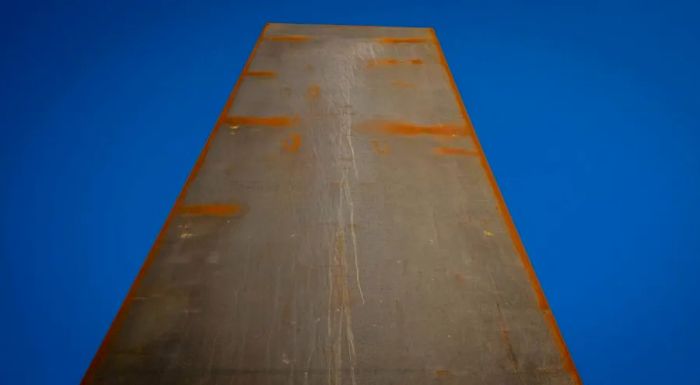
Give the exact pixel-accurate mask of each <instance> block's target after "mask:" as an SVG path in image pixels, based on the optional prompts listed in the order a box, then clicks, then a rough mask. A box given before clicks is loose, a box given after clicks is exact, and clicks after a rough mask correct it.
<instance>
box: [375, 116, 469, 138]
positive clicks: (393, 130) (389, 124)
mask: <svg viewBox="0 0 700 385" xmlns="http://www.w3.org/2000/svg"><path fill="white" fill-rule="evenodd" d="M364 126H365V127H368V128H370V129H373V130H377V131H381V132H384V133H386V134H393V135H403V136H417V135H432V136H452V137H455V136H467V134H468V131H467V129H466V128H465V127H463V126H462V125H456V124H434V125H419V124H414V123H409V122H401V121H390V120H389V121H371V122H368V123H367V124H365V125H364Z"/></svg>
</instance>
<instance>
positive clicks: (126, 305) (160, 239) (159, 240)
mask: <svg viewBox="0 0 700 385" xmlns="http://www.w3.org/2000/svg"><path fill="white" fill-rule="evenodd" d="M268 27H269V24H266V25H265V27H264V28H263V30H262V31H261V33H260V35H259V36H258V40H257V41H256V42H255V46H254V47H253V51H252V52H251V53H250V55H249V56H248V60H247V61H246V63H245V66H244V67H243V71H242V72H241V75H240V76H239V77H238V80H237V81H236V85H234V86H233V90H232V91H231V93H230V94H229V97H228V100H226V104H225V105H224V108H223V110H222V112H221V114H220V115H219V118H218V120H217V122H216V124H215V125H214V128H213V129H212V131H211V133H210V134H209V138H207V141H206V143H205V144H204V148H203V149H202V152H201V153H200V154H199V157H198V158H197V161H196V162H195V164H194V167H193V168H192V171H191V172H190V175H189V176H188V177H187V180H186V181H185V185H184V186H183V187H182V190H181V191H180V195H178V197H177V199H176V200H175V204H174V205H173V208H172V209H171V210H170V213H169V214H168V217H167V218H166V219H165V223H164V224H163V227H161V229H160V232H159V233H158V236H157V237H156V240H155V242H153V246H151V250H150V251H149V252H148V256H147V257H146V260H145V261H144V263H143V265H142V266H141V269H140V270H139V272H138V274H137V275H136V278H135V279H134V282H133V283H132V284H131V287H130V288H129V292H128V293H127V295H126V298H125V299H124V302H122V305H121V307H119V311H118V312H117V315H116V316H115V317H114V320H113V321H112V324H111V325H110V327H109V330H107V334H106V335H105V337H104V339H102V343H101V344H100V347H99V348H98V350H97V353H95V356H94V357H93V359H92V361H91V362H90V366H89V367H88V369H87V371H86V372H85V375H84V376H83V379H82V381H81V382H80V384H81V385H89V384H93V383H94V382H95V374H96V371H97V370H98V369H99V367H100V366H101V365H102V364H103V363H104V361H105V358H106V356H107V352H108V351H109V348H110V346H111V344H112V340H113V339H114V337H115V335H116V334H117V333H119V332H120V331H121V329H122V327H123V325H124V321H125V320H126V315H127V312H128V311H129V309H130V307H131V303H132V302H133V299H134V297H135V296H136V291H137V290H138V289H139V288H140V287H141V283H142V282H143V279H144V277H145V276H146V273H147V272H148V270H149V268H150V267H151V266H152V265H153V261H154V260H155V257H156V255H157V254H158V253H159V251H160V249H161V246H162V245H163V243H164V242H165V236H166V234H167V233H168V229H169V228H170V224H171V223H172V221H173V218H175V215H176V214H177V211H178V208H179V207H181V206H183V203H184V201H185V197H186V196H187V191H188V190H189V187H190V186H191V185H192V182H193V181H194V180H195V179H196V178H197V174H198V173H199V170H200V169H201V168H202V165H203V164H204V161H205V159H206V157H207V153H208V152H209V149H210V148H211V144H212V142H213V141H214V137H215V136H216V133H217V132H218V130H219V127H221V123H222V122H224V121H225V116H226V111H228V110H229V109H230V108H231V105H232V104H233V100H234V99H235V98H236V95H237V94H238V90H239V89H240V87H241V83H242V80H241V79H242V77H243V75H244V74H245V72H246V71H247V70H248V68H250V64H251V63H252V62H253V58H254V57H255V54H256V53H257V51H258V47H260V43H261V42H262V40H263V36H265V32H266V31H267V29H268Z"/></svg>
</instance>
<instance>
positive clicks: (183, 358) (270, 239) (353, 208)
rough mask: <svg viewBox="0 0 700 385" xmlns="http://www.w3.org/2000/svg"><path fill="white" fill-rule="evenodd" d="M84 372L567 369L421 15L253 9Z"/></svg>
mask: <svg viewBox="0 0 700 385" xmlns="http://www.w3.org/2000/svg"><path fill="white" fill-rule="evenodd" d="M83 382H84V383H85V384H149V385H150V384H241V385H242V384H245V385H252V384H265V385H270V384H326V385H338V384H350V385H375V384H376V385H388V384H397V385H418V384H443V383H444V384H494V385H505V384H519V385H522V384H539V385H544V384H577V383H580V380H579V378H578V376H577V374H576V370H575V368H574V366H573V363H572V361H571V358H570V357H569V355H568V353H567V351H566V347H565V345H564V343H563V340H562V338H561V336H560V334H559V332H558V330H557V327H556V324H555V322H554V319H553V317H552V315H551V312H550V311H549V308H548V306H547V303H546V301H545V299H544V296H543V295H542V292H541V290H540V288H539V284H538V283H537V279H536V277H535V275H534V272H533V270H532V267H531V265H530V263H529V260H528V258H527V256H526V254H525V251H524V248H523V247H522V244H521V243H520V240H519V238H518V235H517V232H516V231H515V228H514V227H513V224H512V222H511V220H510V217H509V216H508V213H507V209H506V207H505V204H504V203H503V200H502V198H501V196H500V193H499V192H498V188H497V187H496V184H495V181H494V179H493V176H492V174H491V171H490V169H489V168H488V164H487V163H486V160H485V158H484V156H483V153H482V152H481V148H480V146H479V143H478V141H477V139H476V137H475V134H474V131H473V129H472V127H471V124H470V122H469V119H468V117H467V114H466V112H465V111H464V107H463V106H462V103H461V101H460V97H459V95H458V93H457V90H456V87H455V85H454V81H453V80H452V77H451V75H450V73H449V70H448V68H447V65H446V63H445V59H444V57H443V55H442V52H441V50H440V47H439V44H438V41H437V39H436V37H435V34H434V32H433V31H432V30H431V29H424V28H385V27H344V26H321V25H288V24H269V25H268V26H267V27H266V28H265V29H264V31H263V33H262V36H261V37H260V39H259V41H258V43H257V44H256V48H255V49H254V51H253V53H252V54H251V57H250V59H249V62H248V63H247V65H246V67H245V70H244V73H243V74H242V75H241V78H240V79H239V82H238V84H237V86H236V88H235V89H234V91H233V93H232V96H231V98H230V100H229V101H228V103H227V104H226V108H225V110H224V112H223V114H222V116H221V117H220V118H219V120H218V122H217V125H216V127H215V129H214V131H213V133H212V135H211V137H210V139H209V141H208V143H207V145H206V147H205V148H204V150H203V152H202V155H201V157H200V159H199V161H198V162H197V164H196V165H195V168H194V170H193V172H192V174H191V176H190V178H189V180H188V182H187V184H186V186H185V187H184V189H183V192H182V194H181V196H180V198H179V199H178V201H177V203H176V205H175V208H174V209H173V211H172V213H171V215H170V217H169V218H168V220H167V222H166V224H165V226H164V228H163V231H162V233H161V235H160V236H159V238H158V240H157V241H156V244H155V245H154V248H153V250H152V252H151V254H150V255H149V257H148V259H147V261H146V263H145V265H144V267H143V269H142V271H141V273H140V275H139V277H138V278H137V280H136V282H135V283H134V286H133V287H132V290H131V292H130V293H129V296H128V298H127V299H126V300H125V302H124V305H123V307H122V309H121V311H120V313H119V315H118V316H117V318H116V320H115V321H114V325H113V326H112V328H111V329H110V332H109V334H108V335H107V337H106V338H105V342H104V343H103V345H102V347H101V349H100V351H99V352H98V353H97V355H96V357H95V360H94V362H93V364H92V366H91V367H90V369H89V370H88V372H87V374H86V376H85V379H84V381H83Z"/></svg>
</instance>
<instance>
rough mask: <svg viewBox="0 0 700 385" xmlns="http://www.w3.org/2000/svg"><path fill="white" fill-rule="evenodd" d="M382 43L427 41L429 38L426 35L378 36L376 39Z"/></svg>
mask: <svg viewBox="0 0 700 385" xmlns="http://www.w3.org/2000/svg"><path fill="white" fill-rule="evenodd" d="M377 41H379V42H380V43H383V44H402V43H428V42H430V41H431V39H429V38H427V37H380V38H378V39H377Z"/></svg>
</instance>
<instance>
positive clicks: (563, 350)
mask: <svg viewBox="0 0 700 385" xmlns="http://www.w3.org/2000/svg"><path fill="white" fill-rule="evenodd" d="M430 34H431V35H432V40H433V43H434V45H435V47H436V49H437V52H438V54H439V55H440V64H441V65H442V68H443V71H444V72H445V74H446V75H447V77H448V78H449V80H450V86H451V87H452V93H453V95H454V97H455V101H456V102H457V104H458V105H459V108H460V112H461V114H462V118H463V119H464V122H465V123H466V124H467V127H468V128H469V130H470V131H469V132H470V134H471V135H470V136H471V138H472V141H473V142H474V145H475V146H476V148H477V151H478V152H479V160H480V162H481V167H482V168H483V170H484V172H485V173H486V176H487V178H488V181H489V184H490V185H491V189H492V190H493V193H494V195H495V197H496V201H497V204H498V209H499V212H500V213H501V217H502V218H503V219H504V221H505V223H506V226H507V228H508V233H509V235H510V238H511V240H512V242H513V244H514V248H515V251H516V252H517V254H518V257H519V259H520V262H521V263H522V264H523V266H524V267H525V271H526V272H527V275H528V278H529V280H530V283H531V285H532V288H533V291H534V292H535V295H536V296H537V302H538V306H539V308H540V310H541V312H542V316H543V318H544V319H545V322H546V323H547V325H548V326H549V330H550V331H551V333H552V337H553V339H554V342H555V344H556V345H557V348H558V349H559V352H560V354H561V357H562V360H563V365H562V367H563V369H564V370H565V371H566V372H567V373H569V375H570V376H571V378H572V380H573V381H574V383H575V384H577V385H582V384H583V382H582V381H581V376H579V374H578V371H577V370H576V365H575V364H574V361H573V359H572V358H571V353H570V352H569V349H568V348H567V346H566V342H564V337H563V336H562V334H561V331H560V330H559V326H558V325H557V321H556V320H555V319H554V315H553V314H552V311H551V309H550V308H549V304H548V303H547V298H546V297H545V296H544V292H543V291H542V286H541V285H540V282H539V280H538V279H537V274H536V273H535V270H534V268H533V267H532V262H531V261H530V258H529V257H528V256H527V252H526V251H525V246H524V245H523V242H522V240H521V239H520V235H518V230H517V229H516V228H515V224H514V223H513V218H512V217H511V216H510V212H509V211H508V207H507V206H506V202H505V200H504V199H503V195H502V194H501V190H500V189H499V188H498V184H497V183H496V178H495V177H494V176H493V171H492V170H491V167H490V166H489V163H488V161H487V160H486V156H485V155H484V151H483V149H482V147H481V143H479V138H477V136H476V134H475V133H474V127H473V126H472V123H471V120H470V119H469V115H468V114H467V110H466V108H464V102H463V101H462V97H461V96H460V94H459V90H458V88H457V83H456V82H455V80H454V77H453V76H452V72H451V71H450V67H449V66H448V65H447V60H446V59H445V54H444V52H443V51H442V48H441V46H440V42H439V41H438V39H437V35H436V34H435V30H433V29H431V30H430Z"/></svg>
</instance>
